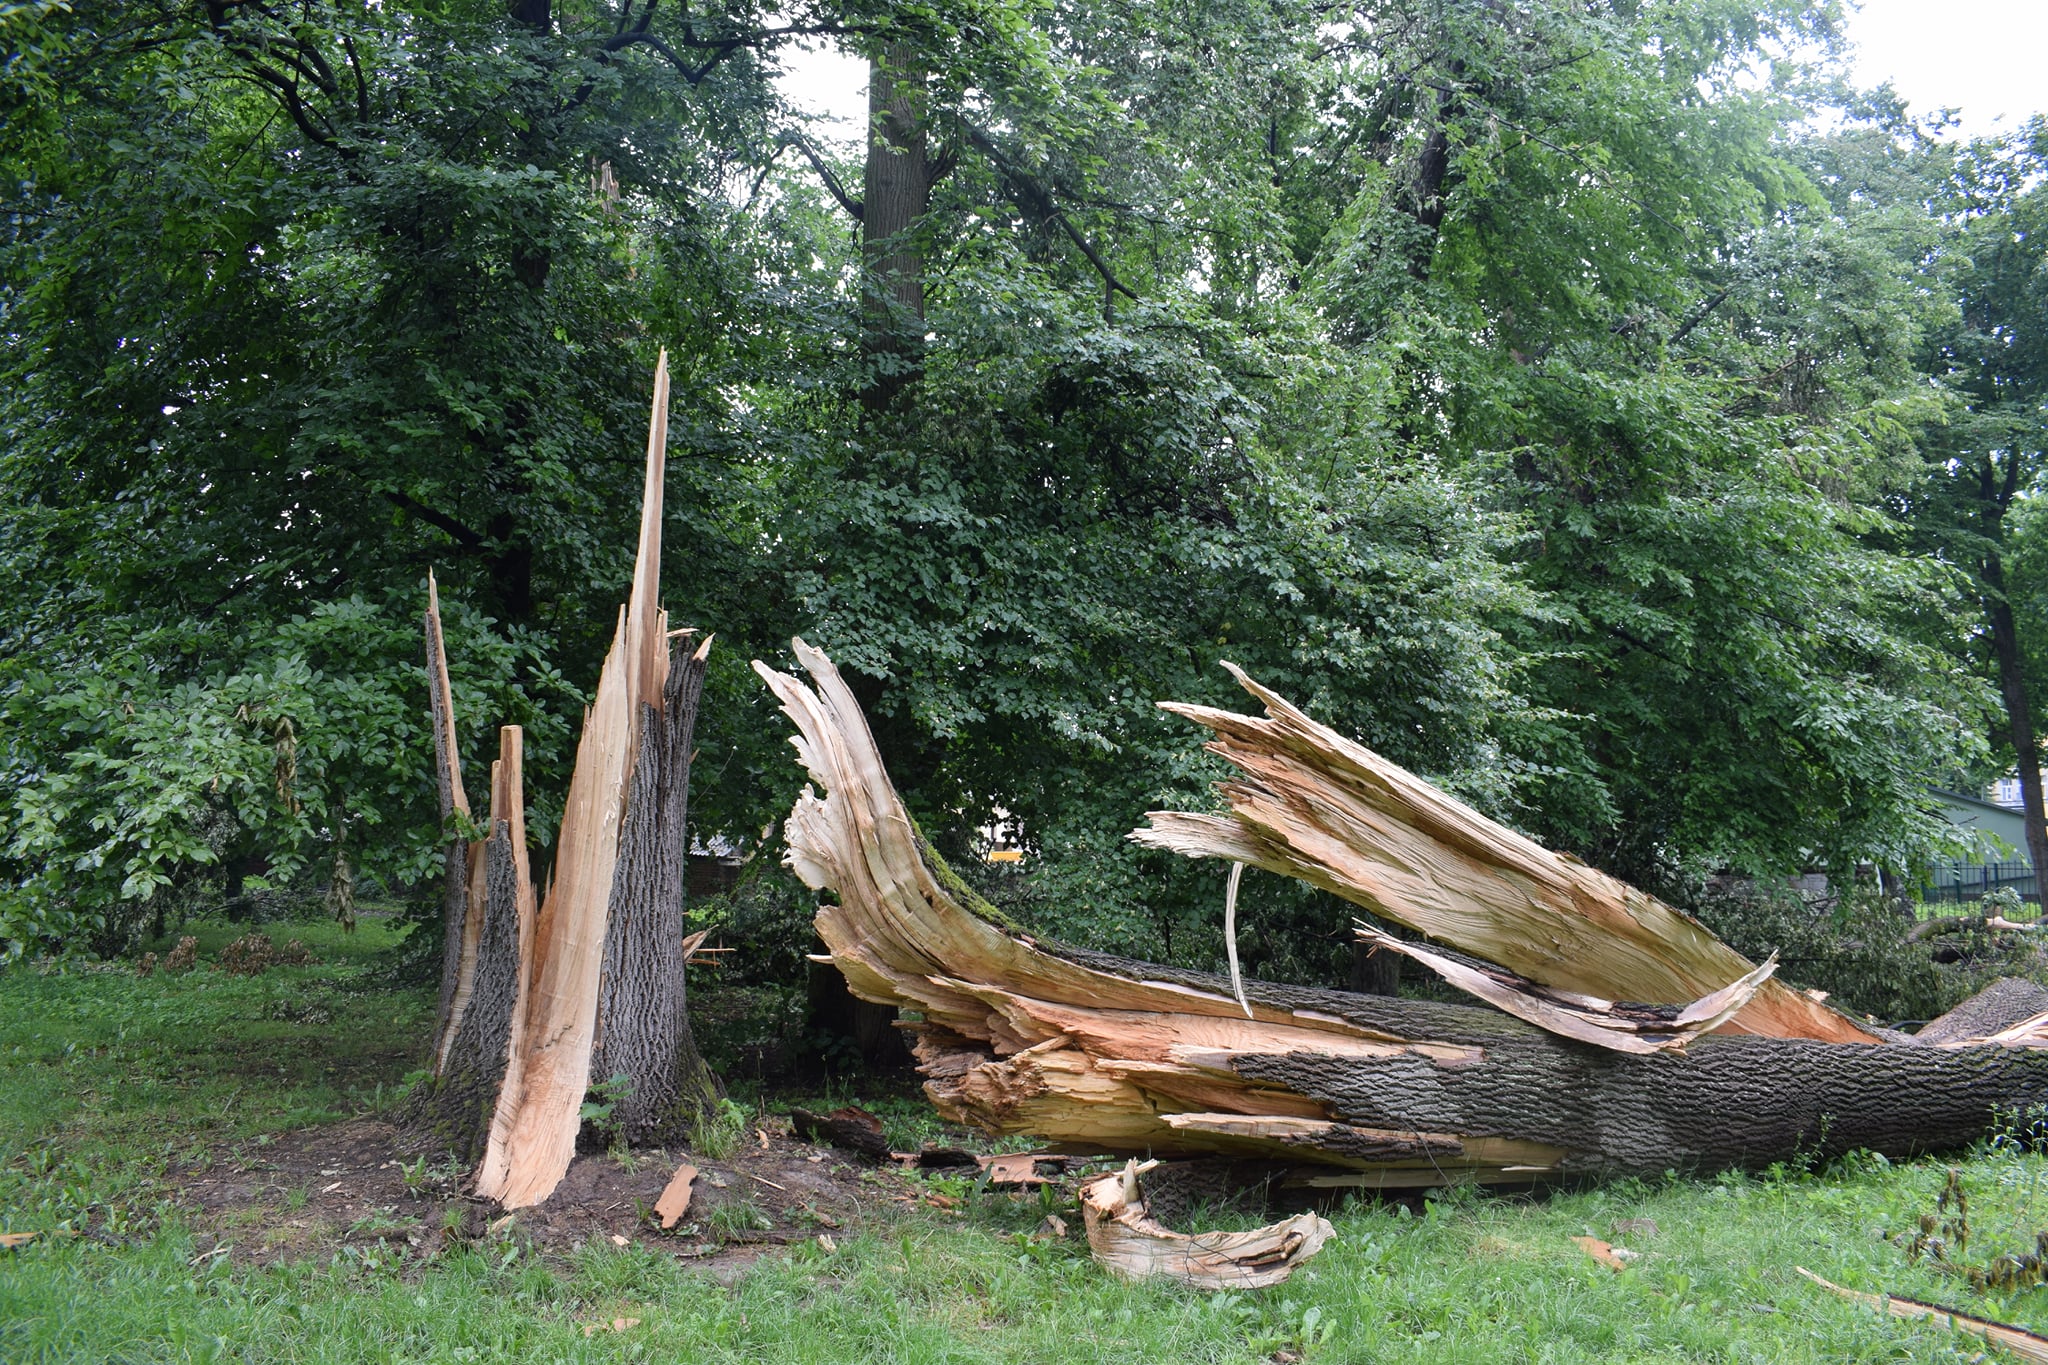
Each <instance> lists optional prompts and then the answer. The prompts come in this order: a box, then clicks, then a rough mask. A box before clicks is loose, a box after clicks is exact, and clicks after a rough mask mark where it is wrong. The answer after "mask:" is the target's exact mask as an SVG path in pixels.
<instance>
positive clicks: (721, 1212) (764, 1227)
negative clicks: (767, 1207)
mask: <svg viewBox="0 0 2048 1365" xmlns="http://www.w3.org/2000/svg"><path fill="white" fill-rule="evenodd" d="M704 1221H705V1222H706V1223H709V1224H710V1225H711V1227H712V1228H713V1229H714V1230H716V1231H717V1232H719V1233H721V1234H722V1235H724V1236H726V1237H728V1238H730V1237H738V1236H742V1235H744V1234H746V1233H749V1232H773V1231H774V1230H775V1222H774V1220H773V1219H771V1218H769V1216H768V1215H767V1213H766V1212H765V1211H764V1210H763V1209H762V1208H761V1206H760V1205H759V1204H756V1203H755V1202H754V1201H753V1200H751V1199H728V1200H726V1201H725V1202H724V1203H722V1204H720V1205H718V1206H717V1207H715V1208H713V1209H712V1210H711V1211H710V1212H709V1213H707V1214H706V1215H704Z"/></svg>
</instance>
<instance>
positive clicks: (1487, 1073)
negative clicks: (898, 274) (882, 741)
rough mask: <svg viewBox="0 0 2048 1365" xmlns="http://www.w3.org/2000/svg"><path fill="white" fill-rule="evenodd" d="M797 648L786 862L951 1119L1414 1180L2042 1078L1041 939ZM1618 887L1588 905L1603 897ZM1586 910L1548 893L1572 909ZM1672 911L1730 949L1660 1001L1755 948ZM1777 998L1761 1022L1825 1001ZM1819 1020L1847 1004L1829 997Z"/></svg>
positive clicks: (1976, 1058)
mask: <svg viewBox="0 0 2048 1365" xmlns="http://www.w3.org/2000/svg"><path fill="white" fill-rule="evenodd" d="M795 648H796V652H797V657H798V658H799V660H800V661H801V662H802V663H803V665H804V667H805V668H806V669H807V670H808V671H809V672H810V674H811V676H812V679H813V682H814V684H815V690H814V689H813V688H812V687H806V686H805V685H804V684H803V683H801V682H799V681H798V680H796V679H795V678H792V677H789V676H787V675H784V674H781V673H777V672H775V671H774V670H773V669H770V668H768V667H766V666H765V665H762V664H760V663H756V664H755V669H756V670H757V671H758V672H759V673H760V674H761V676H762V677H763V678H764V680H766V681H767V683H768V685H769V686H770V687H771V688H772V689H773V690H774V692H775V693H776V695H777V697H778V698H779V699H780V700H781V702H782V704H783V709H784V710H785V711H786V712H787V713H788V714H789V715H790V717H791V718H792V719H793V720H794V721H795V722H796V725H797V729H798V732H799V733H798V736H797V737H796V739H795V740H794V741H793V742H794V743H795V744H796V747H797V751H798V754H799V756H800V757H801V759H802V761H803V763H804V766H805V767H806V768H807V769H808V770H809V772H810V775H811V777H812V779H813V780H814V781H815V782H816V783H818V784H819V786H821V787H822V788H823V789H824V794H823V795H822V796H820V795H818V794H817V793H816V792H814V791H812V790H810V789H808V788H807V789H806V791H805V792H804V794H803V795H802V796H801V797H800V798H799V799H798V801H797V804H796V807H795V809H794V810H793V811H792V812H791V815H790V820H789V824H788V827H787V838H788V842H789V854H788V859H789V863H790V865H791V867H792V868H794V869H795V871H796V872H797V873H798V875H799V876H801V877H802V878H803V879H804V881H805V882H806V883H808V884H809V885H810V886H812V887H814V888H817V889H819V890H824V891H829V892H831V893H832V899H831V900H830V901H828V902H826V903H824V904H821V906H820V908H819V910H818V915H817V921H816V923H817V928H818V932H819V934H820V936H821V937H822V938H823V939H824V941H825V943H826V945H827V947H828V949H829V950H830V955H831V959H832V961H833V963H834V964H835V965H836V966H837V967H838V968H839V969H840V970H841V971H842V972H843V973H844V974H845V976H846V978H847V982H848V984H849V985H850V986H851V988H852V989H853V990H854V992H855V993H856V994H858V995H860V996H862V997H863V998H865V999H869V1000H874V1001H877V1002H881V1003H886V1004H890V1005H894V1006H896V1007H898V1008H900V1009H907V1010H914V1011H916V1012H917V1013H918V1014H919V1016H920V1020H919V1022H918V1023H916V1024H915V1025H914V1032H915V1034H916V1053H917V1056H918V1060H919V1066H920V1069H921V1070H922V1071H923V1072H924V1074H925V1076H926V1078H927V1081H926V1086H925V1089H926V1093H927V1094H928V1095H929V1096H930V1097H931V1099H932V1101H933V1103H934V1104H935V1105H936V1106H937V1108H938V1109H939V1111H940V1113H941V1114H943V1115H944V1116H945V1117H947V1118H949V1119H953V1120H956V1121H960V1122H965V1123H970V1124H973V1125H974V1126H977V1127H979V1128H981V1129H983V1130H984V1131H986V1132H989V1133H992V1134H1030V1135H1033V1136H1035V1137H1037V1138H1040V1139H1043V1140H1047V1141H1050V1142H1053V1143H1056V1144H1059V1145H1061V1146H1064V1147H1066V1148H1069V1149H1073V1150H1084V1151H1089V1152H1111V1153H1129V1154H1144V1153H1151V1154H1155V1155H1200V1154H1223V1155H1226V1156H1234V1157H1244V1158H1260V1159H1274V1158H1278V1159H1282V1160H1290V1161H1293V1162H1296V1163H1299V1164H1300V1166H1301V1168H1302V1169H1301V1170H1300V1171H1299V1172H1298V1176H1297V1178H1298V1179H1299V1180H1300V1181H1303V1182H1306V1183H1310V1184H1318V1185H1330V1184H1358V1185H1367V1186H1402V1185H1428V1184H1442V1183H1447V1182H1452V1181H1459V1180H1478V1181H1486V1182H1526V1181H1530V1180H1535V1179H1541V1178H1549V1177H1556V1176H1562V1175H1570V1174H1575V1173H1600V1174H1620V1173H1642V1174H1647V1173H1654V1172H1659V1171H1663V1170H1666V1169H1670V1168H1673V1167H1679V1168H1686V1167H1690V1168H1695V1169H1715V1168H1722V1167H1730V1166H1757V1165H1763V1164H1768V1163H1770V1162H1773V1161H1778V1160H1782V1159H1785V1158H1788V1157H1791V1156H1794V1155H1795V1154H1801V1153H1804V1154H1810V1155H1813V1156H1826V1155H1829V1154H1832V1153H1836V1152H1841V1151H1845V1150H1849V1149H1851V1148H1856V1147H1866V1148H1870V1149H1872V1150H1875V1151H1879V1152H1883V1153H1885V1154H1886V1155H1888V1156H1894V1157H1904V1156H1909V1155H1912V1154H1915V1153H1918V1152H1924V1151H1931V1150H1938V1149H1941V1148H1944V1147H1952V1146H1955V1145H1958V1144H1960V1143H1965V1142H1968V1141H1970V1140H1972V1139H1974V1138H1976V1137H1977V1136H1979V1135H1980V1134H1982V1133H1983V1132H1984V1131H1985V1130H1986V1128H1987V1127H1988V1126H1989V1124H1990V1123H1991V1122H1992V1120H1993V1113H1994V1110H1995V1109H1996V1108H1998V1107H2001V1106H2011V1105H2016V1104H2024V1103H2030V1102H2034V1101H2038V1100H2040V1099H2042V1098H2044V1097H2048V1052H2044V1051H2039V1050H2036V1049H2034V1048H2031V1047H2014V1046H1993V1045H1984V1044H1981V1043H1980V1044H1975V1045H1970V1044H1967V1043H1965V1044H1962V1045H1954V1046H1948V1047H1939V1048H1937V1047H1931V1046H1924V1045H1917V1044H1913V1043H1910V1042H1902V1043H1885V1042H1883V1035H1881V1034H1878V1033H1876V1032H1873V1031H1870V1030H1865V1029H1862V1028H1860V1027H1859V1028H1855V1029H1854V1030H1853V1032H1852V1033H1851V1036H1854V1037H1857V1038H1869V1039H1872V1040H1876V1041H1877V1042H1878V1043H1879V1044H1880V1045H1870V1044H1868V1043H1865V1042H1861V1041H1858V1042H1824V1041H1816V1040H1814V1039H1811V1038H1802V1037H1790V1038H1786V1037H1769V1036H1763V1035H1761V1034H1756V1033H1752V1034H1746V1035H1734V1036H1725V1035H1722V1036H1707V1037H1703V1038H1698V1039H1697V1040H1696V1041H1693V1042H1691V1043H1690V1044H1689V1045H1687V1046H1685V1048H1684V1050H1683V1051H1682V1052H1681V1051H1670V1050H1659V1051H1653V1052H1649V1053H1646V1054H1637V1053H1631V1052H1621V1051H1616V1050H1614V1049H1613V1048H1612V1047H1611V1046H1598V1045H1591V1044H1588V1043H1585V1042H1580V1041H1575V1040H1573V1039H1571V1038H1566V1037H1560V1036H1558V1035H1557V1034H1556V1033H1554V1032H1551V1031H1547V1030H1546V1029H1544V1028H1538V1027H1535V1026H1532V1025H1531V1024H1529V1023H1526V1022H1524V1021H1523V1020H1521V1019H1517V1018H1512V1017H1509V1016H1508V1015H1505V1014H1502V1013H1499V1012H1496V1011H1493V1010H1487V1009H1480V1008H1474V1007H1471V1006H1464V1005H1448V1004H1439V1003H1434V1002H1426V1001H1416V1000H1400V999H1394V998H1391V997H1385V996H1366V995H1353V994H1349V993H1346V992H1340V991H1324V990H1310V989H1304V988H1300V987H1291V986H1284V985H1274V984H1268V983H1257V982H1254V983H1249V984H1248V986H1247V989H1246V993H1245V1003H1244V1004H1243V1005H1240V1003H1239V1002H1238V1000H1236V999H1234V998H1233V995H1232V991H1231V987H1230V986H1229V984H1228V983H1227V982H1225V981H1224V980H1223V979H1222V978H1218V977H1215V976H1211V975H1208V974H1204V973H1198V972H1188V971H1180V970H1176V969H1171V968H1166V967H1160V966H1155V965H1152V964H1147V963H1143V962H1135V961H1130V960H1127V959H1121V958H1115V957H1109V956H1104V955H1101V954H1095V953H1088V952H1082V951H1078V950H1073V949H1064V948H1060V947H1058V946H1056V945H1053V944H1050V943H1046V942H1043V941H1041V940H1038V939H1035V938H1034V937H1032V936H1031V935H1029V934H1027V933H1024V932H1022V931H1021V930H1019V929H1017V928H1016V927H1015V926H1012V925H1009V924H1007V923H1006V922H1005V921H1004V919H1003V917H1002V916H1001V915H1000V914H999V913H998V912H996V911H995V910H994V909H993V908H992V907H990V906H989V905H987V904H986V902H983V901H981V900H980V899H979V898H978V897H976V896H975V895H974V894H973V892H972V891H971V890H969V889H968V888H967V887H966V886H965V885H964V884H963V883H961V882H960V881H959V879H958V878H957V877H955V876H953V875H952V874H951V873H950V872H949V871H948V870H947V869H946V868H945V867H944V865H943V864H942V863H941V862H940V861H939V859H938V858H937V857H936V856H935V855H934V854H933V853H932V851H931V849H930V848H929V846H928V845H927V844H926V843H925V841H924V840H923V839H922V837H921V836H920V835H919V833H918V831H917V830H916V828H915V826H914V825H913V824H912V822H911V820H910V818H909V816H908V815H907V814H906V813H905V811H904V809H903V806H902V803H901V802H900V800H899V799H898V798H897V796H896V793H895V791H894V789H893V788H892V786H891V785H890V782H889V779H888V776H887V773H886V772H885V771H884V769H883V766H882V762H881V759H880V756H879V755H878V754H877V753H876V751H875V747H874V741H873V738H872V736H871V735H870V734H869V731H868V728H867V725H866V722H865V721H864V720H863V718H862V716H861V714H860V710H859V707H858V705H857V704H856V703H855V701H854V699H853V695H852V693H851V692H850V691H849V690H848V689H847V687H846V685H845V683H844V682H843V681H842V680H841V679H840V677H839V675H838V673H837V671H836V670H834V668H833V667H832V664H831V662H830V660H828V659H826V658H825V656H824V655H822V654H821V653H819V652H818V651H816V650H813V649H811V648H809V647H808V646H806V645H805V644H803V642H802V641H797V642H796V646H795ZM1396 771H1398V770H1396ZM1401 776H1402V777H1403V778H1406V779H1407V781H1408V782H1410V783H1414V782H1416V779H1413V778H1409V777H1407V775H1406V774H1401ZM1380 819H1381V821H1382V823H1385V822H1386V821H1385V817H1384V816H1381V817H1380ZM1401 837H1403V838H1404V839H1405V838H1408V837H1409V836H1408V835H1406V834H1403V835H1402V836H1401ZM1516 837H1517V838H1519V836H1516ZM1521 842H1522V843H1524V844H1526V843H1527V841H1521ZM1411 847H1412V848H1416V849H1422V850H1424V851H1426V848H1427V846H1426V845H1424V844H1422V843H1420V842H1411ZM1529 847H1532V848H1533V847H1534V846H1533V845H1529ZM1246 851H1247V852H1251V851H1253V850H1250V849H1247V850H1246ZM1439 856H1440V855H1439ZM1588 871H1590V869H1588ZM1501 880H1503V881H1504V882H1508V883H1509V884H1512V883H1511V879H1508V878H1505V877H1503V878H1501ZM1581 880H1582V879H1577V878H1576V877H1575V878H1574V884H1578V883H1579V882H1580V881H1581ZM1416 885H1419V883H1416ZM1615 885H1616V886H1619V883H1616V884H1615ZM1637 894H1639V893H1632V892H1631V893H1630V896H1635V895H1637ZM1622 899H1623V901H1624V903H1625V904H1626V905H1628V906H1630V907H1634V906H1635V905H1636V904H1637V902H1636V901H1634V900H1632V899H1630V897H1623V898H1622ZM1644 899H1646V898H1644ZM1608 906H1609V902H1608V901H1602V902H1600V903H1597V904H1594V905H1592V906H1590V907H1582V908H1581V913H1583V914H1586V915H1588V916H1590V917H1593V918H1595V919H1598V918H1599V917H1600V916H1602V915H1605V914H1606V913H1607V909H1608ZM1570 910H1571V906H1570V904H1569V903H1567V904H1566V905H1564V906H1562V907H1560V906H1556V905H1553V906H1549V907H1547V908H1545V909H1544V910H1543V911H1542V913H1543V914H1545V915H1547V916H1549V917H1551V918H1555V919H1558V920H1559V921H1560V922H1562V921H1563V920H1564V918H1565V916H1566V915H1567V914H1568V913H1569V912H1570ZM1665 910H1666V912H1667V913H1668V915H1669V916H1674V917H1675V916H1677V915H1678V912H1676V911H1670V910H1669V908H1668V907H1665ZM1652 913H1653V912H1652ZM1667 922H1668V921H1667ZM1644 923H1645V920H1644V919H1643V918H1637V917H1633V916H1632V917H1631V925H1633V926H1634V927H1633V928H1630V927H1625V926H1624V927H1621V928H1618V929H1617V932H1618V933H1621V934H1624V935H1626V936H1628V937H1629V939H1630V941H1631V943H1633V944H1635V945H1637V947H1636V948H1634V949H1632V950H1631V951H1632V952H1636V953H1638V955H1640V956H1642V957H1644V958H1646V959H1655V958H1656V944H1655V942H1654V936H1653V935H1646V934H1645V933H1644V931H1643V928H1642V926H1643V924H1644ZM1673 931H1674V932H1676V933H1679V934H1681V935H1682V936H1683V938H1684V941H1685V942H1686V943H1687V945H1688V947H1687V952H1686V954H1685V955H1684V960H1687V961H1692V962H1699V961H1705V960H1719V959H1720V957H1721V956H1722V955H1725V957H1726V958H1728V959H1732V961H1731V962H1728V963H1727V964H1726V965H1727V975H1726V976H1724V977H1722V978H1721V979H1718V980H1714V979H1711V978H1708V979H1704V980H1700V981H1699V982H1698V983H1697V984H1698V985H1699V986H1700V987H1701V989H1698V990H1694V989H1693V987H1692V985H1687V986H1685V987H1684V989H1686V990H1687V991H1689V992H1691V993H1690V994H1685V995H1677V996H1671V997H1667V1001H1666V1003H1679V1002H1686V1001H1690V1000H1692V999H1693V998H1694V996H1696V995H1711V994H1713V993H1715V992H1720V991H1724V990H1726V989H1727V988H1729V987H1731V986H1733V985H1735V984H1736V983H1737V980H1738V978H1740V977H1742V976H1744V975H1745V974H1748V973H1749V971H1750V968H1749V964H1747V963H1745V962H1743V961H1742V959H1741V958H1740V957H1739V956H1737V955H1735V954H1734V953H1732V952H1731V951H1729V950H1727V949H1726V948H1725V945H1720V944H1719V943H1718V940H1713V939H1712V936H1711V935H1708V934H1707V933H1706V931H1705V930H1704V929H1703V928H1699V927H1698V926H1697V925H1696V923H1694V922H1692V921H1690V920H1688V919H1685V918H1684V917H1679V918H1678V922H1677V923H1676V924H1675V926H1673ZM1574 934H1575V937H1576V938H1577V939H1579V940H1580V941H1584V942H1587V943H1590V944H1593V945H1595V946H1596V947H1597V945H1598V944H1600V943H1601V942H1602V941H1603V940H1602V939H1601V938H1600V936H1599V934H1597V933H1595V932H1593V931H1589V930H1577V929H1575V930H1574ZM1700 936H1704V939H1705V942H1704V944H1702V942H1701V937H1700ZM1535 956H1537V957H1539V958H1540V957H1541V954H1540V953H1539V954H1536V955H1535ZM1702 970H1704V969H1702ZM1660 979H1661V978H1660ZM1617 984H1620V985H1621V986H1623V987H1624V988H1625V987H1626V986H1627V985H1628V983H1627V981H1626V980H1625V979H1624V980H1622V981H1620V982H1619V983H1617ZM1763 984H1769V983H1763ZM1615 994H1616V995H1617V996H1618V997H1621V998H1627V997H1628V996H1631V995H1634V996H1636V998H1643V996H1642V995H1641V994H1638V993H1637V992H1634V991H1630V990H1627V989H1623V990H1619V991H1616V992H1615ZM1786 996H1791V997H1794V998H1793V999H1792V1000H1791V1002H1790V1003H1788V1004H1786V1007H1785V1008H1784V1009H1783V1010H1782V1011H1776V1012H1766V1013H1765V1014H1763V1015H1762V1016H1761V1019H1762V1022H1763V1023H1765V1024H1766V1025H1770V1024H1773V1023H1783V1022H1784V1021H1785V1020H1787V1019H1791V1020H1801V1019H1813V1018H1816V1017H1818V1016H1814V1015H1811V1014H1810V1013H1809V1012H1807V1011H1805V1010H1804V1009H1803V1008H1801V1007H1800V1006H1799V1005H1798V1004H1797V1000H1798V999H1803V997H1796V995H1795V993H1791V992H1786ZM1649 998H1651V999H1653V1000H1654V999H1655V996H1650V997H1649ZM1759 998H1760V996H1759ZM1591 1003H1592V1004H1605V1003H1606V1002H1603V1001H1594V1002H1591ZM1781 1003H1783V1001H1782V1000H1781ZM1809 1003H1811V1002H1809ZM1830 1014H1832V1012H1830ZM1248 1015H1249V1017H1247V1016H1248ZM1832 1018H1833V1019H1841V1018H1842V1016H1839V1015H1833V1016H1832ZM1845 1022H1846V1021H1845ZM1818 1027H1819V1028H1820V1029H1821V1030H1823V1031H1830V1032H1832V1031H1834V1029H1835V1026H1834V1025H1833V1024H1832V1023H1831V1022H1829V1020H1828V1019H1827V1018H1825V1017H1821V1022H1820V1024H1819V1025H1818Z"/></svg>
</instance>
